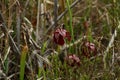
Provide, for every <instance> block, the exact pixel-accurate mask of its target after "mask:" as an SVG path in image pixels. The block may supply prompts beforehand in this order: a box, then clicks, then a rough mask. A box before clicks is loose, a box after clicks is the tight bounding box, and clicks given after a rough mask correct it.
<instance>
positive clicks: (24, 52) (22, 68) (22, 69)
mask: <svg viewBox="0 0 120 80" xmlns="http://www.w3.org/2000/svg"><path fill="white" fill-rule="evenodd" d="M27 52H28V47H27V46H24V47H23V50H22V53H21V59H20V80H24V73H25V61H26V55H27Z"/></svg>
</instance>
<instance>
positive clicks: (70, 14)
mask: <svg viewBox="0 0 120 80" xmlns="http://www.w3.org/2000/svg"><path fill="white" fill-rule="evenodd" d="M67 8H68V12H69V17H70V27H69V30H70V32H71V36H72V41H73V42H74V32H73V27H72V12H71V9H70V3H69V0H67Z"/></svg>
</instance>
